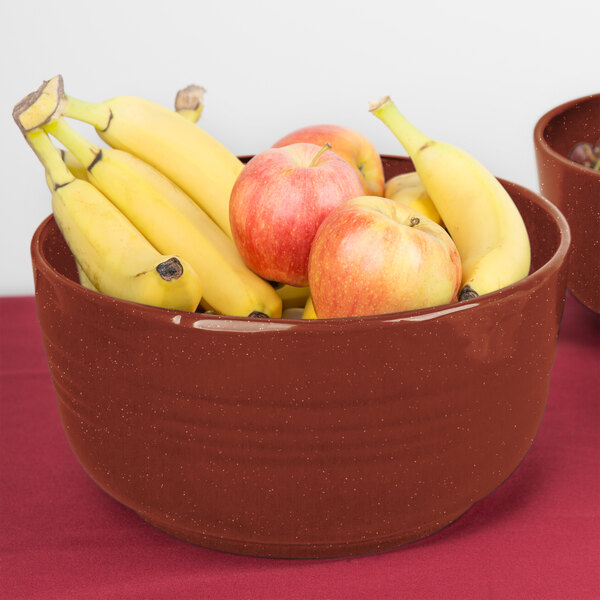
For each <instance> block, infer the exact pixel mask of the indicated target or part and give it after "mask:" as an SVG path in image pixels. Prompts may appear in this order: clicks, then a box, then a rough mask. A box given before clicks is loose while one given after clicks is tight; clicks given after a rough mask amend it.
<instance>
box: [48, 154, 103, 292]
mask: <svg viewBox="0 0 600 600" xmlns="http://www.w3.org/2000/svg"><path fill="white" fill-rule="evenodd" d="M60 156H61V158H62V160H63V162H64V163H65V165H66V167H67V168H68V169H69V171H71V174H72V175H74V176H75V177H77V175H76V174H75V173H73V171H72V169H70V168H69V165H68V164H67V162H66V161H65V151H64V150H61V151H60ZM71 156H72V158H73V160H77V159H76V158H75V157H74V156H73V155H71ZM77 163H78V165H81V163H80V162H79V161H77ZM81 167H82V168H83V165H81ZM79 179H82V178H81V177H80V178H79ZM46 184H47V185H48V188H49V190H50V193H51V194H52V193H54V181H53V180H52V178H51V177H50V174H49V173H48V171H46ZM75 265H76V266H77V275H78V276H79V283H81V285H82V286H83V287H86V288H88V290H93V291H94V292H97V291H98V290H97V289H96V286H95V285H94V284H93V283H92V282H91V281H90V278H89V277H88V276H87V275H86V274H85V271H84V270H83V267H82V266H81V264H80V263H79V261H78V260H75Z"/></svg>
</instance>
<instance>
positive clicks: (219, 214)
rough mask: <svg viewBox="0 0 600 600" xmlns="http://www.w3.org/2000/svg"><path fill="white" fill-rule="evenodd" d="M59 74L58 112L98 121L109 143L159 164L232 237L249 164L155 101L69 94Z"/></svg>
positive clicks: (95, 123)
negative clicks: (239, 185) (236, 187)
mask: <svg viewBox="0 0 600 600" xmlns="http://www.w3.org/2000/svg"><path fill="white" fill-rule="evenodd" d="M56 78H60V83H59V84H54V83H53V84H52V90H53V91H54V92H57V93H62V95H61V97H60V98H59V99H58V101H57V102H56V103H55V104H56V112H55V114H54V116H55V117H57V116H60V115H64V116H67V117H72V118H74V119H78V120H80V121H85V122H87V123H89V124H90V125H93V126H94V127H95V128H96V131H97V133H98V135H99V136H100V137H101V138H102V139H103V140H104V141H105V142H106V143H107V144H108V145H109V146H112V147H113V148H117V149H120V150H124V151H127V152H130V153H131V154H133V155H135V156H137V157H138V158H141V159H142V160H144V161H145V162H147V163H148V164H150V165H152V166H153V167H155V168H156V169H158V170H159V171H160V172H162V173H163V174H164V175H166V176H167V177H168V178H169V179H170V180H171V181H173V182H174V183H175V184H176V185H178V186H179V187H180V188H181V189H183V190H184V191H185V192H186V193H187V194H188V195H189V196H190V197H191V198H192V199H193V200H194V201H195V202H196V203H197V204H198V206H200V208H202V209H203V210H204V211H205V212H206V213H207V214H208V215H209V216H210V218H211V219H213V221H214V222H215V223H216V224H217V225H218V226H219V227H220V228H221V229H222V230H223V231H224V232H225V233H226V234H227V236H229V237H230V238H231V239H233V237H232V234H231V226H230V224H229V196H230V194H231V189H232V188H233V184H234V183H235V180H236V179H237V177H238V175H239V174H240V173H241V171H242V169H243V167H244V165H243V163H242V162H241V161H240V160H239V159H238V158H237V157H236V156H235V155H234V154H233V153H231V152H230V151H229V150H228V149H227V148H226V147H225V146H224V145H223V144H221V143H220V142H218V141H217V140H216V139H215V138H213V137H212V136H211V135H209V134H208V133H206V132H205V131H203V130H202V129H201V128H199V127H197V126H194V124H193V123H192V122H191V121H189V120H188V119H181V118H180V116H179V115H177V114H176V113H175V112H173V111H172V110H169V109H168V108H166V107H164V106H161V105H159V104H156V103H154V102H152V101H150V100H146V99H143V98H136V97H133V96H119V97H116V98H112V99H110V100H106V101H104V102H98V103H94V102H86V101H83V100H79V99H76V98H74V97H72V96H69V95H66V94H64V91H63V86H62V77H61V76H60V75H57V76H56ZM52 81H53V80H50V82H48V84H49V83H51V82H52ZM47 104H49V105H52V102H51V101H49V102H48V103H47Z"/></svg>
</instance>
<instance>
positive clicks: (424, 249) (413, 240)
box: [308, 196, 462, 319]
mask: <svg viewBox="0 0 600 600" xmlns="http://www.w3.org/2000/svg"><path fill="white" fill-rule="evenodd" d="M461 276H462V267H461V262H460V257H459V254H458V250H457V249H456V246H455V245H454V242H453V241H452V238H451V237H450V236H449V235H448V233H447V232H446V231H445V230H444V229H443V228H442V227H440V226H439V225H438V224H437V223H434V222H433V221H432V220H430V219H428V218H427V217H425V216H424V215H422V214H420V213H417V212H415V211H413V210H412V209H410V208H409V207H408V206H406V205H404V204H402V203H401V202H395V201H394V200H390V199H388V198H379V197H375V196H362V197H357V198H353V199H351V200H349V201H347V202H345V203H344V204H343V205H341V206H339V207H338V208H336V209H335V210H334V211H332V212H331V213H330V214H329V215H328V216H327V218H326V219H324V221H323V223H321V226H320V227H319V230H318V231H317V234H316V235H315V238H314V241H313V244H312V248H311V252H310V257H309V263H308V281H309V286H310V292H311V298H312V301H313V304H314V308H315V311H316V315H317V317H319V318H320V319H326V318H330V317H350V316H361V315H372V314H381V313H392V312H399V311H405V310H412V309H417V308H425V307H428V306H437V305H441V304H448V303H450V302H453V301H456V299H457V294H458V291H459V288H460V284H461Z"/></svg>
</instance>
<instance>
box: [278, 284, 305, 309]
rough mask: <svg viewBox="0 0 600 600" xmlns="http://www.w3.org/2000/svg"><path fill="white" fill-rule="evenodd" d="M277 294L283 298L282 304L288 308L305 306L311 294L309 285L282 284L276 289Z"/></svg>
mask: <svg viewBox="0 0 600 600" xmlns="http://www.w3.org/2000/svg"><path fill="white" fill-rule="evenodd" d="M275 292H277V295H278V296H279V297H280V298H281V302H282V306H283V308H284V309H286V308H304V305H305V304H306V300H307V299H308V297H309V295H310V289H309V287H308V286H305V287H296V286H293V285H282V286H281V287H278V288H276V289H275Z"/></svg>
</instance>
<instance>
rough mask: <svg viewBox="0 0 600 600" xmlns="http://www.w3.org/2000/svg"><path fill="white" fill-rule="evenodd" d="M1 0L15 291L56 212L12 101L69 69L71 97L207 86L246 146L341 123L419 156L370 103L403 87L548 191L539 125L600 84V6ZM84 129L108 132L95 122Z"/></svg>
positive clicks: (411, 110)
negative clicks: (539, 164) (536, 135)
mask: <svg viewBox="0 0 600 600" xmlns="http://www.w3.org/2000/svg"><path fill="white" fill-rule="evenodd" d="M157 5H158V6H160V7H161V8H158V6H155V5H154V4H152V3H151V2H150V1H147V2H138V1H135V2H127V1H126V0H121V1H119V2H116V1H113V0H96V1H95V2H93V3H92V2H85V1H83V0H78V1H75V0H61V1H60V2H52V1H44V2H40V1H39V0H24V1H22V2H17V1H15V0H10V1H9V0H0V6H1V8H0V65H1V73H2V85H1V87H0V144H1V146H0V151H1V153H0V169H1V176H2V197H1V200H0V223H1V225H2V235H1V236H0V237H1V239H0V255H1V257H2V265H3V269H2V276H1V277H0V295H21V294H32V293H33V279H32V274H31V263H30V255H29V243H30V240H31V236H32V234H33V232H34V230H35V228H36V227H37V225H38V224H39V223H40V222H41V221H42V219H43V218H44V217H46V216H47V215H48V214H49V213H50V198H49V192H48V190H47V188H46V185H45V181H44V174H43V170H42V167H41V165H40V164H39V163H38V162H37V159H36V158H35V156H34V155H33V153H32V151H31V150H30V149H29V147H28V146H27V144H26V143H25V141H24V140H23V138H22V137H21V134H20V133H19V131H18V129H17V127H16V125H15V124H14V122H13V121H12V117H11V111H12V107H13V106H14V104H16V102H17V101H19V100H20V99H21V98H22V97H23V96H25V95H26V94H27V93H29V92H30V91H33V90H34V89H36V88H37V87H38V85H39V84H40V83H41V82H42V80H44V79H48V78H50V77H52V76H53V75H55V74H57V73H61V74H62V75H63V77H64V81H65V89H66V91H67V92H68V93H70V94H71V95H73V96H76V97H78V98H82V99H85V100H93V101H100V100H104V99H107V98H109V97H112V96H117V95H123V94H127V95H138V96H143V97H146V98H149V99H152V100H154V101H156V102H159V103H161V104H164V105H166V106H168V107H171V106H172V104H173V99H174V96H175V93H176V91H177V90H178V89H179V88H181V87H184V86H186V85H187V84H189V83H197V84H199V85H202V86H204V87H205V88H206V89H207V94H206V98H205V101H206V103H205V111H204V114H203V116H202V120H201V122H200V123H201V126H202V127H203V128H204V129H206V130H207V131H208V132H209V133H211V134H212V135H213V136H215V137H216V138H218V139H219V140H220V141H221V142H223V143H224V144H225V145H226V146H228V147H229V148H230V149H231V150H232V151H233V152H234V153H236V154H253V153H257V152H260V151H261V150H263V149H265V148H267V147H269V146H270V145H272V144H273V143H274V142H275V141H276V140H277V139H279V138H280V137H282V136H283V135H284V134H287V133H289V132H290V131H292V130H293V129H296V128H298V127H302V126H305V125H311V124H317V123H336V124H339V125H345V126H346V127H350V128H353V129H356V130H358V131H360V132H362V133H363V134H364V135H366V136H367V137H369V138H370V139H371V141H372V142H373V143H374V144H375V146H376V147H377V148H378V150H379V151H380V152H381V153H386V154H401V155H405V154H406V153H405V151H404V149H403V148H402V147H401V146H400V144H399V142H397V141H396V139H395V138H394V137H393V136H392V135H391V133H390V132H389V131H388V130H387V129H386V128H385V126H384V125H383V124H382V123H381V122H380V121H379V120H378V119H376V118H375V117H374V116H372V115H371V114H370V113H369V112H368V102H369V100H373V99H377V98H379V97H381V96H384V95H388V94H389V95H390V96H391V97H392V99H393V100H394V102H395V103H396V105H397V106H398V108H400V110H401V111H402V112H403V113H404V114H405V115H406V116H407V117H408V118H409V120H411V121H412V122H413V123H414V124H415V125H416V126H417V127H419V128H420V129H421V130H422V131H423V132H424V133H426V134H428V135H429V136H431V137H434V138H437V139H440V140H444V141H446V142H450V143H453V144H455V145H457V146H459V147H462V148H463V149H465V150H467V151H468V152H470V153H472V154H473V155H474V156H476V157H477V158H478V159H479V160H480V161H481V162H483V164H484V165H486V166H487V167H488V168H489V169H490V170H491V171H492V172H493V173H494V174H495V175H497V176H499V177H503V178H505V179H509V180H511V181H514V182H516V183H519V184H521V185H524V186H526V187H529V188H531V189H535V190H536V191H537V189H538V182H537V174H536V170H535V158H534V153H533V141H532V139H533V137H532V136H533V127H534V125H535V122H536V121H537V119H538V118H539V117H540V116H541V115H542V114H543V113H544V112H546V111H547V110H548V109H550V108H552V107H553V106H555V105H557V104H562V103H563V102H565V101H567V100H571V99H573V98H578V97H580V96H584V95H587V94H591V93H597V92H598V91H600V68H599V66H598V33H599V31H600V2H599V1H598V0H589V1H588V0H577V1H575V2H572V3H568V2H564V1H559V2H555V1H553V0H546V1H545V2H541V1H540V2H537V1H535V2H528V1H527V0H520V1H518V2H517V1H514V0H504V1H503V2H493V3H492V2H489V3H488V2H484V1H481V2H475V1H466V0H462V1H461V0H453V1H447V2H444V1H441V0H413V1H411V2H401V1H399V0H396V1H377V0H371V1H368V0H362V1H360V2H358V1H354V0H345V1H327V0H321V1H314V0H298V1H294V2H287V1H284V0H281V1H279V2H277V1H266V0H247V1H234V2H227V1H226V0H219V1H212V0H211V1H207V2H205V1H202V0H194V1H193V2H187V1H173V2H160V3H157ZM79 125H80V124H78V125H77V128H78V129H79V130H80V131H82V132H84V133H86V134H88V135H89V136H90V139H92V140H93V141H95V142H97V141H98V138H97V137H96V136H95V133H94V132H93V131H92V130H91V128H89V127H88V126H83V128H82V127H81V126H79Z"/></svg>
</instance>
